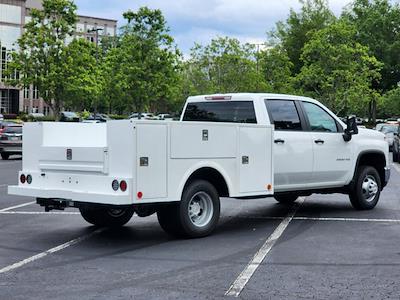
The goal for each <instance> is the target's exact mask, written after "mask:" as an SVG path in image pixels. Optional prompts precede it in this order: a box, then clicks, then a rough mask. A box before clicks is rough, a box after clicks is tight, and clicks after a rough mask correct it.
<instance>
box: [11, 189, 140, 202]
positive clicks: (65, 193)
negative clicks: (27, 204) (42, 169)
mask: <svg viewBox="0 0 400 300" xmlns="http://www.w3.org/2000/svg"><path fill="white" fill-rule="evenodd" d="M8 194H10V195H19V196H28V197H34V198H45V199H63V200H70V201H79V202H86V203H97V204H106V205H130V204H132V197H131V196H130V195H129V193H127V194H111V193H110V194H99V193H94V192H88V191H85V192H83V191H71V190H62V189H46V188H34V187H27V186H9V187H8Z"/></svg>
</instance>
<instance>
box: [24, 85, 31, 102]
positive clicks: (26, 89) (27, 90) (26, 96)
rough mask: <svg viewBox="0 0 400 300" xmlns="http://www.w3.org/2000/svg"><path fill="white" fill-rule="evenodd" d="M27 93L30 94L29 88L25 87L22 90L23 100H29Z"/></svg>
mask: <svg viewBox="0 0 400 300" xmlns="http://www.w3.org/2000/svg"><path fill="white" fill-rule="evenodd" d="M29 92H30V90H29V86H26V87H25V88H24V99H29Z"/></svg>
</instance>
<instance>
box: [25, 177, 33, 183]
mask: <svg viewBox="0 0 400 300" xmlns="http://www.w3.org/2000/svg"><path fill="white" fill-rule="evenodd" d="M26 182H27V183H28V184H31V183H32V176H31V175H28V176H26Z"/></svg>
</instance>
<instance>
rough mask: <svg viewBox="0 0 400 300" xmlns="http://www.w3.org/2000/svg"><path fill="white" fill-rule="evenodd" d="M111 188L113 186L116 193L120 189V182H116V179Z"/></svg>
mask: <svg viewBox="0 0 400 300" xmlns="http://www.w3.org/2000/svg"><path fill="white" fill-rule="evenodd" d="M111 186H112V189H113V190H114V191H118V189H119V182H118V180H116V179H115V180H113V182H112V184H111Z"/></svg>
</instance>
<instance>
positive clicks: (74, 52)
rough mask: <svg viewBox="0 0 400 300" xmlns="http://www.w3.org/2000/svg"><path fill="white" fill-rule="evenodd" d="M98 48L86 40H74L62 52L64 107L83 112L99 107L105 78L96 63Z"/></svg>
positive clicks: (62, 95)
mask: <svg viewBox="0 0 400 300" xmlns="http://www.w3.org/2000/svg"><path fill="white" fill-rule="evenodd" d="M96 51H97V50H96V46H95V45H94V44H93V43H91V42H89V41H87V40H85V39H74V40H73V41H72V42H71V43H70V44H69V45H68V46H67V47H66V48H65V49H64V50H63V52H62V56H61V57H62V60H63V63H64V69H63V71H62V74H63V76H64V81H65V87H64V89H63V93H62V94H61V97H62V99H63V100H64V106H65V107H68V108H71V109H74V110H79V111H82V110H83V109H89V108H93V107H95V106H96V107H97V106H98V105H99V103H97V102H98V99H99V96H100V91H101V87H102V86H103V82H102V81H103V80H102V79H103V77H102V76H101V73H100V66H99V65H98V63H97V61H96Z"/></svg>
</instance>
